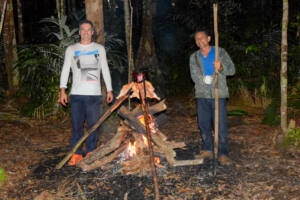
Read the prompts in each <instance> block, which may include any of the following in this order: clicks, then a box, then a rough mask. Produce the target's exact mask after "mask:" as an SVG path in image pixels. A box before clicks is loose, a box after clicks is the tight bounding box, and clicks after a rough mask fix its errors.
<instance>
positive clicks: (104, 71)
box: [100, 47, 114, 103]
mask: <svg viewBox="0 0 300 200" xmlns="http://www.w3.org/2000/svg"><path fill="white" fill-rule="evenodd" d="M100 55H101V58H100V61H101V71H102V75H103V79H104V82H105V86H106V91H107V96H106V102H107V103H111V102H112V101H113V99H114V97H113V93H112V85H111V76H110V71H109V68H108V64H107V59H106V51H105V49H104V47H103V49H102V54H100Z"/></svg>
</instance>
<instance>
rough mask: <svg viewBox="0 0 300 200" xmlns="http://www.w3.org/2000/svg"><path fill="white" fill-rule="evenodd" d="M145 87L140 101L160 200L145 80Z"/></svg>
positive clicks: (155, 185)
mask: <svg viewBox="0 0 300 200" xmlns="http://www.w3.org/2000/svg"><path fill="white" fill-rule="evenodd" d="M143 87H144V94H142V91H143V90H142V89H141V88H140V89H139V91H140V99H141V101H142V104H141V107H142V110H143V113H144V120H145V127H146V133H147V141H148V148H149V154H150V166H151V172H152V176H153V182H154V188H155V200H159V185H158V178H157V173H156V167H155V163H154V153H153V147H152V142H151V131H150V127H149V121H148V113H149V112H148V104H147V102H146V98H147V94H146V83H145V79H143Z"/></svg>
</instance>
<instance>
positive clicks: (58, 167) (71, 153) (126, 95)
mask: <svg viewBox="0 0 300 200" xmlns="http://www.w3.org/2000/svg"><path fill="white" fill-rule="evenodd" d="M129 95H130V91H129V92H128V93H127V94H125V95H124V96H123V97H121V98H120V99H119V100H117V101H116V102H115V103H114V104H113V105H112V106H111V107H110V108H109V109H108V110H107V111H106V112H105V113H104V114H103V115H102V116H101V117H100V119H99V120H98V121H97V123H96V124H95V125H94V126H93V127H92V128H91V129H90V130H88V132H87V134H86V135H84V136H83V137H82V138H81V139H80V140H79V141H78V142H77V144H76V145H75V146H74V148H73V149H72V150H71V151H70V152H69V153H68V154H67V155H66V156H65V158H64V159H63V160H62V161H60V163H59V164H57V165H56V169H60V168H62V166H64V164H65V163H66V162H67V161H68V160H69V159H70V158H71V156H72V155H73V153H75V152H76V150H77V149H78V148H79V147H80V145H81V144H82V143H83V142H84V141H85V140H86V138H88V137H89V135H90V134H91V133H92V132H94V131H95V130H96V129H97V128H98V127H99V126H100V125H101V124H102V123H103V122H104V121H105V119H106V118H107V117H108V116H110V114H111V113H112V112H113V111H114V110H115V109H117V108H118V107H119V106H120V105H121V103H122V102H123V101H124V100H125V99H127V98H128V97H129Z"/></svg>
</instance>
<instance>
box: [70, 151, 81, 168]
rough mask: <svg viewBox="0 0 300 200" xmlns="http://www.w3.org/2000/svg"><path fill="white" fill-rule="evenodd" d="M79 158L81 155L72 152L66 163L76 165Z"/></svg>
mask: <svg viewBox="0 0 300 200" xmlns="http://www.w3.org/2000/svg"><path fill="white" fill-rule="evenodd" d="M81 159H82V155H81V154H76V153H74V154H73V155H72V158H71V159H70V161H69V162H68V165H70V166H73V165H76V164H77V163H78V162H79V161H80V160H81Z"/></svg>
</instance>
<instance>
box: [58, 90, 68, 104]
mask: <svg viewBox="0 0 300 200" xmlns="http://www.w3.org/2000/svg"><path fill="white" fill-rule="evenodd" d="M59 102H60V103H61V104H62V105H63V106H67V103H68V96H67V94H66V88H60V90H59Z"/></svg>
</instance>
